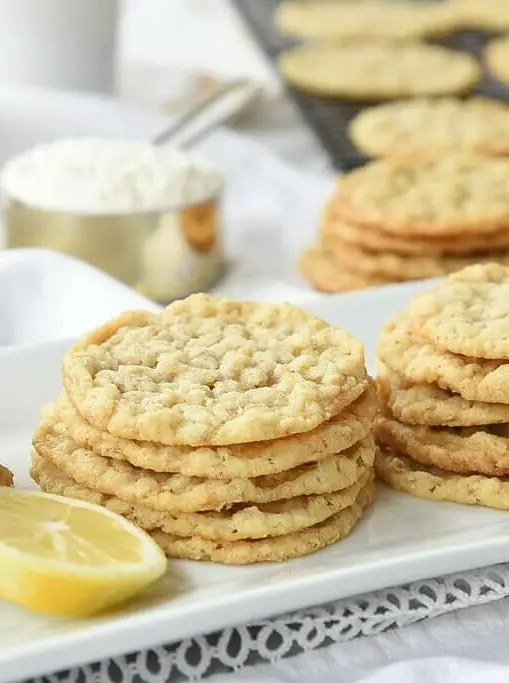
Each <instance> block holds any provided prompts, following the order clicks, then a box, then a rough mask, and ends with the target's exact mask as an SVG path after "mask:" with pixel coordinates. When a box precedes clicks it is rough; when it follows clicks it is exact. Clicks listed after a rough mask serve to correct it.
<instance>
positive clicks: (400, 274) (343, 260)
mask: <svg viewBox="0 0 509 683" xmlns="http://www.w3.org/2000/svg"><path fill="white" fill-rule="evenodd" d="M322 242H323V246H324V248H326V249H327V250H328V251H329V252H330V253H331V255H332V257H333V258H334V259H335V260H336V261H337V262H338V263H340V264H341V265H344V266H346V267H348V265H349V264H352V263H354V264H355V268H356V270H357V271H358V272H359V273H362V274H365V275H367V276H368V277H375V278H377V277H381V278H387V279H391V280H396V281H398V280H423V279H425V278H431V277H439V276H441V275H447V274H449V273H455V272H456V271H458V270H461V269H462V268H466V267H467V266H470V265H473V264H476V263H488V262H496V263H502V264H505V265H508V264H509V251H507V250H506V251H498V252H493V251H490V252H487V253H485V254H483V253H476V254H462V255H454V256H453V255H451V254H447V255H446V254H442V255H438V254H435V255H433V256H422V255H410V254H405V255H401V254H397V253H391V252H389V251H375V250H368V249H363V248H360V247H355V246H352V245H351V244H347V243H345V242H344V241H343V240H342V239H341V237H339V236H327V237H323V238H322Z"/></svg>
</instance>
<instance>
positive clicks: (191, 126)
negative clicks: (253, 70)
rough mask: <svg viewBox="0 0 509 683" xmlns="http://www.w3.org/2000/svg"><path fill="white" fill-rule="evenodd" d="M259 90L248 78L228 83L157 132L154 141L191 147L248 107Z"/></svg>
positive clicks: (157, 143) (156, 143) (159, 143)
mask: <svg viewBox="0 0 509 683" xmlns="http://www.w3.org/2000/svg"><path fill="white" fill-rule="evenodd" d="M260 90H261V88H260V86H259V85H258V84H256V83H254V82H253V81H250V80H246V79H241V80H236V81H231V82H229V83H226V84H225V85H222V86H220V87H219V88H218V89H217V90H216V91H215V92H214V93H213V94H212V95H211V96H210V97H207V98H206V99H205V100H203V101H202V102H200V103H199V104H198V105H196V106H194V107H192V108H191V109H190V110H189V111H188V112H186V113H185V114H184V115H183V116H181V117H180V118H179V119H178V121H176V122H175V123H173V124H172V125H171V126H169V127H168V128H166V129H165V130H163V131H161V132H160V133H159V134H158V135H156V136H155V138H153V140H152V144H154V145H163V144H166V143H168V142H171V144H172V145H173V146H175V147H180V148H188V147H191V146H192V145H195V144H196V143H197V142H198V141H199V140H201V139H202V138H203V137H205V135H207V134H208V133H209V132H210V131H211V130H212V129H213V128H216V127H217V126H219V125H221V124H222V123H225V122H226V121H228V120H229V119H230V118H231V117H232V116H233V115H234V114H238V113H239V112H240V111H242V110H243V109H244V108H245V107H247V105H248V104H250V103H251V102H252V101H253V100H254V99H255V98H256V97H257V96H258V95H259V94H260Z"/></svg>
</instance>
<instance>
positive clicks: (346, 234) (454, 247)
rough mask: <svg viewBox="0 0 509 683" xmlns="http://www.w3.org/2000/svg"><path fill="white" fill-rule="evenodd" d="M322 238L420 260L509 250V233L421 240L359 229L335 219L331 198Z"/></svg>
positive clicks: (360, 226) (380, 231)
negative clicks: (414, 256) (415, 256)
mask: <svg viewBox="0 0 509 683" xmlns="http://www.w3.org/2000/svg"><path fill="white" fill-rule="evenodd" d="M320 230H321V234H323V235H336V236H338V237H340V238H341V241H342V242H345V243H347V244H351V245H352V246H355V247H359V248H361V249H367V250H371V251H390V252H393V253H396V254H410V255H419V256H437V255H438V256H443V255H444V254H464V253H471V252H482V251H492V250H494V249H507V248H508V247H509V229H507V230H501V231H499V232H497V233H493V234H489V235H485V236H483V235H481V236H479V237H476V236H474V235H472V236H470V235H469V237H468V239H467V238H466V237H463V236H462V237H461V239H458V237H449V238H447V236H446V235H444V236H443V237H434V238H432V237H420V236H419V235H412V236H411V237H405V236H404V235H402V236H401V237H398V236H396V235H391V234H390V233H388V232H386V231H384V230H383V229H380V228H379V227H376V228H375V227H373V226H371V225H360V224H357V223H353V222H351V221H347V220H343V219H341V218H340V217H338V216H336V215H335V209H334V197H333V198H332V200H331V202H330V203H329V206H328V207H327V210H326V212H324V218H323V221H322V224H321V228H320Z"/></svg>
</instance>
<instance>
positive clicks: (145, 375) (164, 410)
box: [63, 294, 368, 446]
mask: <svg viewBox="0 0 509 683" xmlns="http://www.w3.org/2000/svg"><path fill="white" fill-rule="evenodd" d="M63 378H64V386H65V389H66V392H67V394H68V396H69V398H70V400H71V401H72V403H73V405H74V406H75V408H76V409H77V411H78V412H79V413H80V415H81V416H82V417H83V418H84V419H86V420H87V421H88V422H90V423H91V424H93V425H94V426H95V427H97V428H98V429H101V430H102V431H107V432H109V433H110V434H113V435H114V436H119V437H123V438H126V439H136V440H141V441H154V442H157V443H162V444H166V445H187V446H222V445H231V444H239V443H250V442H253V441H266V440H269V439H278V438H282V437H285V436H289V435H291V434H298V433H302V432H307V431H310V430H312V429H314V428H316V427H318V426H319V425H320V424H322V423H323V422H326V421H327V420H329V419H330V418H331V417H333V416H334V415H337V414H338V413H339V412H341V411H342V410H344V408H346V407H347V406H348V405H350V404H351V403H352V402H353V401H355V399H357V398H358V397H359V396H360V395H361V394H362V393H363V391H364V390H365V389H366V387H367V384H368V379H367V375H366V369H365V364H364V352H363V348H362V344H361V343H360V342H359V341H357V340H356V339H354V338H353V337H352V336H350V335H349V334H347V333H346V332H344V331H343V330H340V329H338V328H336V327H332V326H331V325H328V324H327V323H325V322H324V321H323V320H320V319H319V318H316V317H315V316H313V315H310V314H308V313H305V312H304V311H302V310H300V309H298V308H297V307H295V306H292V305H290V304H282V305H274V304H256V303H251V302H239V301H232V300H229V299H219V298H216V297H213V296H210V295H206V294H194V295H192V296H190V297H188V298H187V299H184V300H182V301H176V302H175V303H173V304H171V305H170V306H168V307H167V308H166V309H164V310H163V311H162V312H161V313H157V314H151V313H147V312H144V311H138V312H130V313H126V314H124V315H123V316H121V317H120V318H117V319H116V320H113V321H111V322H110V323H108V324H106V325H104V326H103V327H101V328H99V329H97V330H95V331H93V332H91V333H90V334H88V335H86V336H85V337H84V338H83V339H82V340H81V341H80V342H79V343H78V344H76V345H75V346H74V347H73V348H71V349H70V350H69V351H68V352H67V354H66V355H65V357H64V361H63Z"/></svg>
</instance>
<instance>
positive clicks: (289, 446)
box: [38, 383, 378, 479]
mask: <svg viewBox="0 0 509 683" xmlns="http://www.w3.org/2000/svg"><path fill="white" fill-rule="evenodd" d="M377 407H378V401H377V396H376V390H375V388H374V386H373V384H372V383H371V384H370V385H369V387H368V389H366V391H365V392H364V393H363V394H362V395H361V396H360V397H359V398H358V399H357V400H356V401H354V402H353V403H352V404H350V405H349V406H347V407H346V408H345V410H344V411H342V412H341V413H339V414H338V415H335V416H334V417H333V418H331V419H330V420H329V421H327V422H324V423H323V424H321V425H319V426H318V427H316V428H315V429H313V430H311V431H309V432H305V433H304V434H296V435H292V436H287V437H284V438H282V439H275V440H268V441H258V442H252V443H247V444H238V445H232V446H217V447H212V446H198V447H196V448H192V447H190V446H167V445H163V444H157V443H154V442H150V441H134V440H129V439H124V438H121V437H116V436H114V435H112V434H110V433H109V432H105V431H101V430H100V429H97V428H96V427H94V426H93V425H91V424H90V423H88V422H87V421H86V420H84V419H83V418H82V417H81V416H80V414H79V413H78V411H77V410H76V409H75V408H74V407H73V405H72V404H71V402H70V400H69V398H68V397H67V396H66V394H65V393H63V394H62V395H61V396H60V397H59V399H58V400H57V402H56V403H54V404H51V405H49V406H47V407H46V408H45V411H44V417H43V420H42V421H41V424H40V425H39V429H38V433H39V434H40V433H41V431H43V430H44V429H48V430H50V431H52V432H54V433H55V434H57V435H59V436H60V437H62V438H63V439H71V440H72V441H74V442H75V443H76V444H77V445H78V446H82V447H83V448H86V449H89V450H91V451H93V452H94V453H95V454H96V455H102V456H105V457H108V458H112V459H114V460H125V461H127V462H129V463H131V465H134V466H135V467H141V468H142V469H149V470H154V471H156V472H167V473H171V472H175V473H180V474H183V475H186V476H189V477H204V478H209V479H239V478H252V477H259V476H262V475H266V474H276V473H278V472H282V471H284V470H289V469H291V468H292V467H297V466H298V465H302V464H304V463H306V462H314V461H317V460H320V459H322V458H325V457H327V456H330V455H335V454H336V453H339V452H341V451H344V450H346V449H347V448H350V447H351V446H353V445H354V444H355V443H357V442H358V441H360V440H361V439H363V438H364V437H365V436H366V435H367V434H368V433H369V431H370V429H371V424H372V422H373V418H374V416H375V412H376V409H377Z"/></svg>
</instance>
